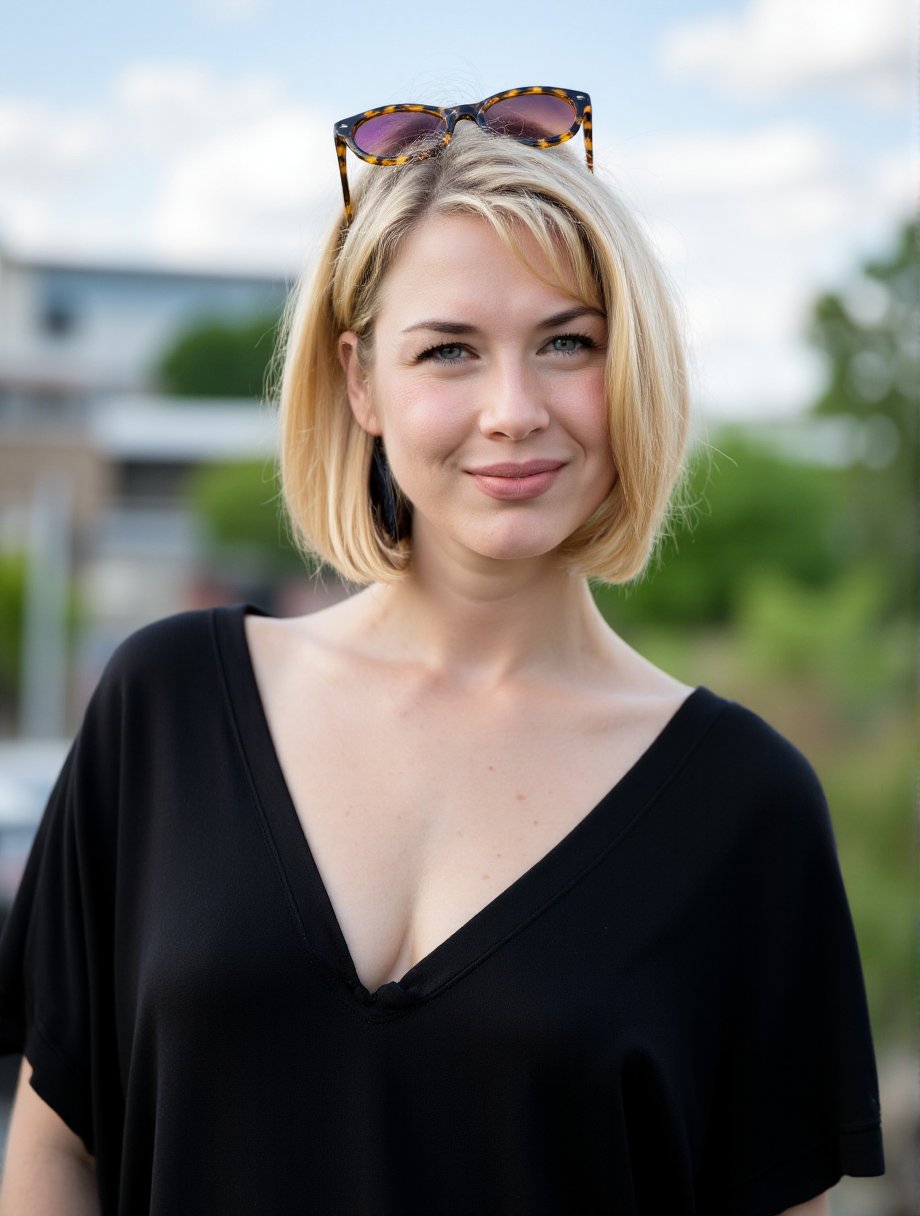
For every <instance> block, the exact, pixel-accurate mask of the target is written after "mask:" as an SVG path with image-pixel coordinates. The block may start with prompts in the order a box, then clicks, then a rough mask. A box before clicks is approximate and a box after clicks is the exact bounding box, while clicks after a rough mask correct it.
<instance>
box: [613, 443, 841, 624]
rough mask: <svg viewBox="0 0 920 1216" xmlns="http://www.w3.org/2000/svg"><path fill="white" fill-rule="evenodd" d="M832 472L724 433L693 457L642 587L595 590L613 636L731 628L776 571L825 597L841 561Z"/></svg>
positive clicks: (837, 477)
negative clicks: (680, 500) (753, 592)
mask: <svg viewBox="0 0 920 1216" xmlns="http://www.w3.org/2000/svg"><path fill="white" fill-rule="evenodd" d="M840 480H841V479H840V473H839V471H838V470H833V469H827V468H823V467H817V466H813V465H807V464H804V463H799V462H795V461H790V460H788V459H786V458H785V457H783V456H781V455H779V454H778V453H776V452H774V451H771V450H769V449H767V448H766V447H765V446H764V445H763V444H760V443H758V442H756V441H753V440H751V439H750V438H748V437H747V436H746V435H745V433H744V431H743V429H742V428H740V427H725V428H723V429H722V430H721V431H719V432H717V433H715V434H714V435H713V437H712V439H711V441H710V443H709V445H708V446H701V447H700V448H699V449H698V450H697V452H696V455H695V458H694V460H693V462H692V467H691V470H690V476H689V481H688V486H687V494H686V497H687V500H688V502H689V506H688V508H687V509H686V511H685V512H684V514H683V515H682V516H678V517H677V518H676V519H675V521H674V524H673V528H672V531H671V535H670V536H669V537H668V538H666V539H665V540H664V541H663V542H662V544H661V547H660V550H659V553H658V555H657V557H656V559H655V560H653V562H652V563H651V565H650V567H649V570H648V571H647V573H646V575H645V576H644V578H643V579H642V580H640V581H639V582H638V583H635V584H632V585H630V586H628V587H624V588H619V587H598V588H596V589H595V595H596V598H597V599H598V602H599V603H600V605H601V608H602V609H603V610H604V611H605V612H606V613H607V614H608V615H609V617H610V619H611V621H612V622H613V624H614V626H615V627H616V628H620V627H622V626H625V627H627V628H628V627H629V626H630V625H633V624H662V625H667V624H672V625H680V626H682V627H686V626H693V625H717V624H720V623H724V622H727V621H729V620H731V619H733V618H734V617H735V616H736V614H737V612H738V609H739V606H740V604H741V602H742V599H743V595H744V587H745V583H746V581H747V579H748V578H749V577H755V576H760V575H762V574H763V573H764V572H767V571H775V572H776V573H777V574H779V575H782V576H783V577H785V578H789V579H791V580H793V581H794V582H795V583H797V584H800V585H802V586H804V587H814V588H819V587H825V586H828V585H829V584H831V583H832V582H833V581H834V580H835V579H836V578H837V577H838V576H839V574H840V572H841V570H842V569H843V567H844V566H845V564H846V560H847V538H846V536H845V534H844V533H843V532H842V531H841V529H840V526H839V512H838V509H837V505H838V501H839V497H840V493H841V485H840Z"/></svg>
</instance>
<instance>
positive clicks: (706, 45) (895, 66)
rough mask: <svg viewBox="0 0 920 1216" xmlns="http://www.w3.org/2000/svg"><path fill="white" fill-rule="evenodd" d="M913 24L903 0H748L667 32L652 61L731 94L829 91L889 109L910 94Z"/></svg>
mask: <svg viewBox="0 0 920 1216" xmlns="http://www.w3.org/2000/svg"><path fill="white" fill-rule="evenodd" d="M913 25H914V21H913V20H912V8H911V6H909V5H908V3H907V0H843V2H841V0H750V3H749V4H748V6H747V7H746V8H745V9H744V10H743V11H741V12H734V11H732V12H724V13H717V14H715V15H712V16H707V17H703V18H701V19H699V20H695V21H688V22H685V23H683V24H681V25H678V26H676V27H674V28H673V29H671V30H669V31H668V32H667V34H666V35H665V36H664V38H663V39H662V42H661V45H660V48H659V53H660V61H661V65H662V67H663V68H664V69H665V71H667V72H668V73H670V74H671V75H674V76H685V77H699V78H702V79H705V80H708V81H712V82H713V83H715V84H716V85H717V86H718V87H720V88H722V89H724V90H725V91H727V92H729V93H731V94H733V95H735V96H741V97H756V98H775V97H778V96H782V95H787V94H790V93H795V92H799V91H801V90H828V89H833V90H843V91H846V92H849V93H852V94H853V95H856V96H859V97H860V98H862V99H863V100H864V101H866V102H868V103H869V104H870V105H873V106H876V107H879V108H883V109H894V108H897V107H900V106H904V105H905V103H906V99H907V96H908V95H909V92H910V79H911V54H910V47H911V45H912V40H913V38H914V37H915V36H916V35H915V31H914V28H913Z"/></svg>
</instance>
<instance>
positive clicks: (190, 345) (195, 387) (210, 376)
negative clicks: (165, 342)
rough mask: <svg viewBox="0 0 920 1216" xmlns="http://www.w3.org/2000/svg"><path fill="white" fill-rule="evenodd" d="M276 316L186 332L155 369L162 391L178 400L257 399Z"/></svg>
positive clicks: (207, 323) (270, 354)
mask: <svg viewBox="0 0 920 1216" xmlns="http://www.w3.org/2000/svg"><path fill="white" fill-rule="evenodd" d="M278 324H279V318H278V317H277V316H266V317H255V318H252V319H250V320H248V321H244V322H241V323H236V324H234V323H233V322H231V321H227V320H221V319H219V318H214V319H212V320H204V321H201V322H200V323H199V324H197V325H195V326H194V327H193V328H191V329H189V330H186V332H185V333H183V334H181V335H180V337H179V338H178V339H177V340H176V342H175V344H174V345H173V346H172V348H171V349H170V350H168V351H167V352H166V354H165V355H164V356H163V358H162V359H161V361H160V364H159V367H158V368H157V373H156V374H157V379H158V382H159V384H160V387H161V388H162V390H163V391H164V392H166V393H170V394H172V395H173V396H176V397H255V398H261V397H262V395H263V390H264V388H265V383H266V372H267V370H268V366H269V364H270V362H271V360H272V357H273V355H274V351H275V346H276V342H277V336H278Z"/></svg>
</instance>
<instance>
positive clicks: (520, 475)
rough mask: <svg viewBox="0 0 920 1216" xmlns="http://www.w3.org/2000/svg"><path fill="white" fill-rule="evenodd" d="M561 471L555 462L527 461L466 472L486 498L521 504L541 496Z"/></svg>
mask: <svg viewBox="0 0 920 1216" xmlns="http://www.w3.org/2000/svg"><path fill="white" fill-rule="evenodd" d="M563 467H564V466H563V464H562V463H561V462H560V461H558V460H528V461H526V462H524V463H522V464H492V465H488V466H487V467H485V468H482V469H470V470H469V474H470V476H471V477H472V479H473V481H475V483H476V485H477V486H478V487H479V489H480V490H482V492H483V493H484V494H487V495H488V496H489V498H497V499H499V500H500V501H502V502H521V501H522V500H524V499H528V498H539V497H540V495H541V494H545V493H546V491H547V490H548V489H549V488H550V487H551V486H552V485H553V484H554V483H555V481H556V478H557V477H558V476H559V473H560V472H561V471H562V469H563Z"/></svg>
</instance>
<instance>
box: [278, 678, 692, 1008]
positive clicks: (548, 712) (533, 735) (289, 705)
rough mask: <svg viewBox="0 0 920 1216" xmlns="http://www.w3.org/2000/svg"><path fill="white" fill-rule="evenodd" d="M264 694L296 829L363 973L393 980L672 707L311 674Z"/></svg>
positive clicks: (606, 779) (619, 765)
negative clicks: (620, 706)
mask: <svg viewBox="0 0 920 1216" xmlns="http://www.w3.org/2000/svg"><path fill="white" fill-rule="evenodd" d="M262 698H263V705H264V709H265V713H266V718H267V720H268V723H269V727H270V730H271V734H272V738H273V742H274V746H275V751H276V754H277V759H278V762H279V765H280V767H281V769H282V772H283V775H284V779H285V783H286V785H287V787H288V791H289V793H290V796H291V800H292V802H293V804H294V809H295V810H296V813H297V816H298V819H299V821H300V825H301V828H302V830H303V832H304V835H305V836H306V839H307V843H308V845H309V847H310V852H311V854H312V856H313V859H314V861H315V863H316V867H317V870H318V871H319V874H320V877H321V879H322V883H323V885H324V887H325V891H326V894H327V895H328V898H329V901H330V903H331V904H332V907H333V910H334V912H335V915H336V918H337V920H338V924H339V927H340V929H341V931H342V935H343V937H344V938H345V941H346V943H347V945H348V948H349V952H350V954H351V957H352V961H353V963H354V966H355V970H356V971H357V974H358V976H359V977H360V978H361V981H362V983H363V984H364V985H365V986H366V987H367V988H368V989H369V990H371V991H373V990H374V989H376V988H378V987H379V986H381V985H382V984H385V983H387V982H389V981H391V980H398V979H399V978H400V977H401V976H403V975H404V974H405V973H406V972H407V971H408V970H409V969H410V968H411V967H413V966H414V965H415V964H416V963H417V962H418V961H419V960H420V959H422V958H424V957H426V956H427V955H428V954H430V953H431V952H432V951H433V950H434V949H435V948H436V947H437V946H439V945H440V944H441V943H442V942H444V941H445V940H447V939H448V938H449V937H450V936H451V934H453V933H454V932H455V931H456V930H457V929H459V928H460V927H461V926H463V925H465V924H466V923H467V922H468V921H469V920H470V919H471V918H473V917H474V916H476V914H477V913H479V912H480V911H481V910H482V909H483V908H484V907H485V906H486V905H488V904H489V903H490V902H491V901H492V900H493V899H494V898H495V897H496V896H497V895H498V894H500V893H501V892H502V891H504V890H505V889H507V888H508V887H509V886H511V885H512V884H513V883H514V882H515V881H516V880H517V879H518V878H520V877H521V876H522V875H523V874H525V873H526V872H527V871H528V870H530V869H531V868H532V867H533V866H534V865H535V864H536V863H537V862H539V861H540V860H541V859H542V858H543V857H544V856H545V855H546V854H547V853H549V852H550V851H551V850H552V849H553V847H554V846H555V845H557V844H558V843H559V842H560V841H561V840H562V839H563V838H565V837H566V836H567V835H568V834H569V833H570V832H571V831H572V830H573V828H575V827H576V825H577V824H578V823H579V822H580V821H581V820H582V819H583V818H584V817H585V816H586V815H587V814H588V812H589V811H590V810H591V809H592V808H593V807H594V806H595V805H596V804H597V803H598V802H599V801H600V800H601V798H603V796H604V795H605V794H606V793H607V792H608V791H609V790H610V789H611V788H612V786H614V785H615V784H616V783H617V782H618V781H619V780H620V778H621V777H622V776H623V775H624V774H625V773H626V772H627V771H628V769H629V768H630V767H631V766H632V765H633V764H634V763H635V761H636V760H637V759H638V757H639V756H640V755H641V754H642V753H643V752H644V751H645V750H646V749H647V748H648V747H649V745H650V744H651V743H652V741H653V740H654V738H655V737H656V736H657V735H658V733H659V732H660V730H661V729H662V727H663V725H664V724H665V722H666V721H667V718H668V717H669V716H670V714H671V713H673V712H674V709H675V705H674V704H662V703H660V702H656V703H655V704H654V707H653V711H652V712H645V713H642V712H636V710H637V706H635V705H632V706H629V707H628V709H627V708H625V707H624V710H623V711H622V712H616V711H615V710H613V709H612V708H611V707H610V706H608V705H603V704H600V705H599V704H596V703H590V704H585V703H584V702H583V701H582V700H580V699H577V698H575V699H572V698H567V697H564V696H563V697H559V698H549V699H547V698H545V697H544V698H542V699H537V698H534V699H533V700H529V699H528V698H526V697H523V698H512V699H507V698H501V699H500V698H492V699H488V698H487V699H484V700H483V701H482V702H481V703H478V702H477V701H476V700H475V699H470V700H465V701H459V702H458V701H457V700H456V699H455V698H448V697H443V696H439V695H437V693H435V692H432V691H431V690H427V692H426V693H425V694H423V695H420V694H419V692H418V690H417V689H415V688H412V687H411V686H403V687H400V686H399V685H397V684H394V683H393V682H387V681H382V682H379V683H378V682H375V681H363V682H359V683H356V684H355V685H354V686H351V687H348V686H343V684H342V682H341V681H334V682H332V683H330V682H327V681H323V680H317V681H315V682H314V683H313V685H312V687H311V688H310V689H309V691H305V690H304V689H303V687H301V690H300V692H299V695H298V697H297V703H296V705H295V704H293V701H292V696H291V691H290V688H287V689H286V687H285V683H284V681H281V680H275V681H272V680H268V681H264V682H263V688H262Z"/></svg>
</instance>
